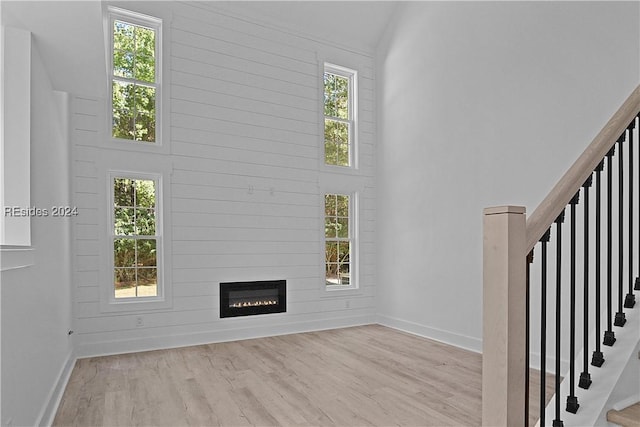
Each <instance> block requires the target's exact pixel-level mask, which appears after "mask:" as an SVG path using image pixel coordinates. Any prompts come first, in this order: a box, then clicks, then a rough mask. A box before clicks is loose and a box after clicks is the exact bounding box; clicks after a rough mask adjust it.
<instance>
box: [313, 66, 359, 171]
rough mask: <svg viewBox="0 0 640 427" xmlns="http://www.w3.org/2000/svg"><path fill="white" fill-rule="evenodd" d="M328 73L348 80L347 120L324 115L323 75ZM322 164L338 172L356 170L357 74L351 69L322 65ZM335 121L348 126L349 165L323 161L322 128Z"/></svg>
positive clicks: (323, 143) (324, 147) (323, 142)
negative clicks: (328, 120) (338, 170)
mask: <svg viewBox="0 0 640 427" xmlns="http://www.w3.org/2000/svg"><path fill="white" fill-rule="evenodd" d="M325 73H330V74H335V75H337V76H340V77H344V78H346V79H348V80H349V94H348V96H349V118H348V119H347V120H345V119H340V118H337V117H332V116H326V115H324V74H325ZM321 86H322V97H321V98H320V99H322V117H323V119H322V129H323V130H322V163H323V164H324V166H325V167H326V168H337V169H340V170H356V169H358V137H357V136H358V96H357V94H358V72H357V71H356V70H353V69H351V68H347V67H343V66H340V65H335V64H331V63H328V62H325V63H324V71H323V73H322V85H321ZM326 119H330V120H336V121H339V122H343V123H348V124H349V165H348V166H343V165H332V164H328V163H326V160H325V158H326V157H325V149H326V146H325V141H324V126H325V120H326Z"/></svg>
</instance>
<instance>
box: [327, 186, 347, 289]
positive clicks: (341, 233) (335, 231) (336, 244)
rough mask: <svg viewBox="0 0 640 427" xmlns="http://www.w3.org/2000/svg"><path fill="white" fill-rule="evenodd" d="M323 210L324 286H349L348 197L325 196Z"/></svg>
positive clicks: (340, 195)
mask: <svg viewBox="0 0 640 427" xmlns="http://www.w3.org/2000/svg"><path fill="white" fill-rule="evenodd" d="M324 208H325V214H324V217H325V226H324V233H325V242H326V243H325V270H326V271H325V274H326V284H327V285H349V279H350V274H349V273H350V256H351V241H350V237H351V231H350V230H349V196H346V195H342V194H326V195H325V199H324Z"/></svg>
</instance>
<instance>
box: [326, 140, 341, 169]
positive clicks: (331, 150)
mask: <svg viewBox="0 0 640 427" xmlns="http://www.w3.org/2000/svg"><path fill="white" fill-rule="evenodd" d="M324 163H325V164H327V165H338V144H336V143H335V142H326V143H325V144H324Z"/></svg>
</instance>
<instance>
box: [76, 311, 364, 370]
mask: <svg viewBox="0 0 640 427" xmlns="http://www.w3.org/2000/svg"><path fill="white" fill-rule="evenodd" d="M373 323H375V317H374V316H373V315H359V316H350V317H340V318H333V319H321V320H312V321H306V322H296V323H282V324H278V325H267V326H250V327H242V328H230V329H224V330H219V331H208V332H198V333H193V334H180V335H171V336H167V335H162V336H153V337H146V338H136V339H126V340H117V341H103V342H96V343H78V344H77V347H76V355H77V358H78V359H80V358H85V357H97V356H108V355H113V354H124V353H135V352H141V351H151V350H162V349H168V348H177V347H188V346H192V345H202V344H211V343H218V342H227V341H238V340H245V339H252V338H262V337H270V336H277V335H288V334H296V333H301V332H312V331H321V330H325V329H338V328H346V327H350V326H360V325H370V324H373Z"/></svg>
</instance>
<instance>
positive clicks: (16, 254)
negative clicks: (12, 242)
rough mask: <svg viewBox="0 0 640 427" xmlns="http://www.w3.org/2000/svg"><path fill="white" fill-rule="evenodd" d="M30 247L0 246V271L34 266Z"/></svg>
mask: <svg viewBox="0 0 640 427" xmlns="http://www.w3.org/2000/svg"><path fill="white" fill-rule="evenodd" d="M34 254H35V250H34V249H33V247H31V246H9V245H0V271H7V270H17V269H20V268H27V267H31V266H32V265H34V264H35V261H34Z"/></svg>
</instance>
